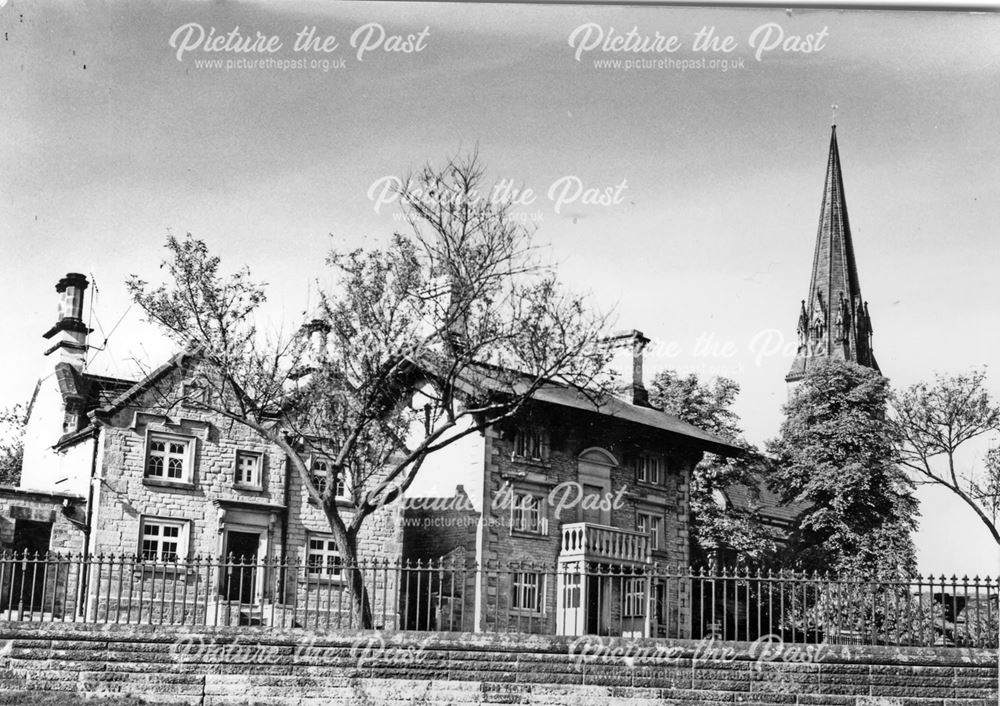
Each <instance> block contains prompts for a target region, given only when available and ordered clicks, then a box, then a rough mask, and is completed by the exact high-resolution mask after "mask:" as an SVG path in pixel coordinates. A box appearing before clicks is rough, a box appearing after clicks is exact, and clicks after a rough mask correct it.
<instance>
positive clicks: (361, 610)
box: [338, 536, 374, 630]
mask: <svg viewBox="0 0 1000 706" xmlns="http://www.w3.org/2000/svg"><path fill="white" fill-rule="evenodd" d="M345 540H346V541H345V542H344V547H343V548H342V549H341V553H342V554H343V555H344V570H345V571H346V572H347V586H348V588H349V590H350V596H351V615H352V619H351V624H352V625H356V626H357V627H360V628H362V629H364V630H370V629H371V628H372V627H374V623H373V620H372V606H371V599H370V598H369V596H368V588H367V587H366V586H365V576H364V572H363V571H362V569H361V567H359V565H358V550H357V538H356V537H353V536H347V537H345ZM338 544H340V542H338Z"/></svg>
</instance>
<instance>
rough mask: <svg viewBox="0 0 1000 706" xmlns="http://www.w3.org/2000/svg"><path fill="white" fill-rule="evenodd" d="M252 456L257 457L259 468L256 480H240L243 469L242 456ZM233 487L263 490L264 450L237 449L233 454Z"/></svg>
mask: <svg viewBox="0 0 1000 706" xmlns="http://www.w3.org/2000/svg"><path fill="white" fill-rule="evenodd" d="M247 456H252V457H255V458H256V459H257V469H256V476H257V477H256V480H255V482H253V483H248V482H247V481H245V480H240V472H241V470H242V468H241V466H240V458H241V457H247ZM233 487H234V488H239V489H242V490H263V489H264V452H263V451H253V450H252V449H236V452H235V453H234V455H233Z"/></svg>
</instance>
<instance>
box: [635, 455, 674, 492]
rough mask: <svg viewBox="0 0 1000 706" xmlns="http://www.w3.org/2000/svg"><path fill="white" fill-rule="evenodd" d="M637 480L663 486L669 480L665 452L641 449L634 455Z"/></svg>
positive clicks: (645, 483) (646, 483) (637, 481)
mask: <svg viewBox="0 0 1000 706" xmlns="http://www.w3.org/2000/svg"><path fill="white" fill-rule="evenodd" d="M631 465H632V471H633V473H635V482H636V483H642V484H643V485H653V486H656V487H662V486H664V485H666V480H667V459H666V457H665V456H664V455H663V454H660V453H652V452H648V451H640V452H638V453H636V454H635V455H633V456H632V459H631Z"/></svg>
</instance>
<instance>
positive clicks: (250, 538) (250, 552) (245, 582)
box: [220, 530, 260, 603]
mask: <svg viewBox="0 0 1000 706" xmlns="http://www.w3.org/2000/svg"><path fill="white" fill-rule="evenodd" d="M259 547H260V534H259V533H257V532H236V531H233V530H230V531H228V532H226V551H225V561H226V563H225V565H224V567H223V572H222V586H221V587H220V589H221V593H222V595H223V596H225V597H226V599H227V600H230V601H238V602H240V603H254V602H255V601H256V599H257V595H256V594H257V591H256V584H257V580H256V579H257V552H258V550H259Z"/></svg>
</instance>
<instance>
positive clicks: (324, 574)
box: [305, 532, 346, 583]
mask: <svg viewBox="0 0 1000 706" xmlns="http://www.w3.org/2000/svg"><path fill="white" fill-rule="evenodd" d="M313 542H323V545H324V546H323V547H322V548H321V549H318V550H314V548H313V546H312V543H313ZM331 547H332V548H331ZM314 552H315V553H316V554H317V555H319V556H321V557H322V558H323V559H324V561H323V562H321V563H319V564H312V563H310V559H311V557H312V556H314ZM305 553H306V556H305V569H306V570H305V581H306V583H315V582H317V581H318V582H323V583H344V581H345V580H346V578H345V573H344V559H343V557H342V556H341V555H340V550H339V549H337V542H336V540H335V539H334V537H333V535H332V534H323V533H320V532H310V533H309V534H307V535H306V545H305ZM330 558H333V559H334V560H335V561H334V562H333V565H332V566H331V565H330V564H329V563H328V561H327V560H329V559H330ZM314 569H315V570H314ZM331 571H333V572H334V573H329V572H331Z"/></svg>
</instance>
